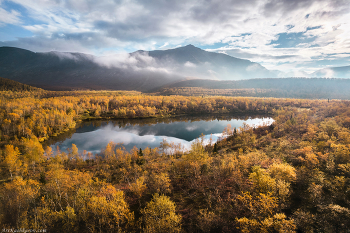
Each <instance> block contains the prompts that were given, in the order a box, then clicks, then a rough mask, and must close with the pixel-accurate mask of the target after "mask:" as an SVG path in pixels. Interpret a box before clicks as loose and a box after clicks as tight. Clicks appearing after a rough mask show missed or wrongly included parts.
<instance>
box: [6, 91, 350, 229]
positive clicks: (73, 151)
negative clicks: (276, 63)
mask: <svg viewBox="0 0 350 233" xmlns="http://www.w3.org/2000/svg"><path fill="white" fill-rule="evenodd" d="M349 107H350V102H349V101H345V100H319V99H313V100H310V99H286V98H258V97H224V96H210V97H208V96H180V95H172V96H161V95H151V94H145V93H141V92H134V91H130V92H128V91H66V92H54V91H45V90H42V89H29V90H28V89H24V90H21V91H18V90H17V89H16V90H15V91H11V90H9V89H5V90H3V91H0V130H1V132H0V150H1V151H0V226H2V229H21V228H23V229H38V230H40V229H45V231H46V232H348V231H349V228H350V186H349V184H350V108H349ZM240 113H249V114H250V113H251V114H253V113H254V114H265V115H268V116H271V117H273V119H274V120H275V121H274V123H273V124H272V125H262V126H259V127H251V126H249V125H243V126H242V127H240V128H237V129H236V128H231V127H230V126H228V127H227V128H226V129H225V133H226V134H227V135H228V137H226V138H225V139H222V140H220V141H218V142H217V143H215V144H210V145H206V146H205V145H204V144H203V138H201V137H199V138H198V139H197V140H196V142H194V143H193V144H192V147H191V150H190V151H182V150H180V149H179V147H178V145H174V144H168V143H162V144H161V145H160V147H159V148H146V149H144V150H141V149H138V148H136V147H135V148H134V149H132V150H131V151H126V150H125V149H124V147H123V145H119V144H115V143H113V142H110V143H109V144H108V145H107V146H106V147H105V148H101V149H102V152H101V154H100V155H93V154H91V153H89V152H86V151H84V148H77V146H76V145H74V144H73V145H72V147H71V148H69V149H68V150H67V151H60V150H58V151H57V152H53V151H52V149H51V147H48V146H46V147H45V146H43V143H44V142H46V141H47V140H48V139H49V138H52V137H57V136H58V135H60V134H62V133H64V132H66V131H68V130H70V129H72V128H75V126H76V124H77V123H78V122H80V121H86V120H94V119H117V118H118V119H120V118H167V117H172V116H179V115H184V116H186V115H194V114H199V115H209V114H218V115H220V114H240ZM168 151H171V152H170V153H169V152H168Z"/></svg>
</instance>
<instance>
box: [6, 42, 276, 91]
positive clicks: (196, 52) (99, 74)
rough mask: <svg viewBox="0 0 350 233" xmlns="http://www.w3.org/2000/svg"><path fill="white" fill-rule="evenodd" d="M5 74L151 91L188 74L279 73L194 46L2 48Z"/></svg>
mask: <svg viewBox="0 0 350 233" xmlns="http://www.w3.org/2000/svg"><path fill="white" fill-rule="evenodd" d="M0 76H2V77H5V78H8V79H12V80H15V81H19V82H22V83H25V84H29V85H33V86H36V87H42V88H46V89H51V90H67V89H81V88H85V89H113V90H139V91H149V90H150V89H154V88H158V87H160V86H163V85H165V84H169V83H173V82H177V81H180V80H184V79H188V78H211V79H218V80H227V79H230V80H239V79H248V78H265V77H275V75H274V73H273V72H270V71H269V70H267V69H265V68H264V67H262V66H261V65H259V64H257V63H253V62H250V61H248V60H243V59H238V58H234V57H230V56H228V55H226V54H221V53H213V52H207V51H205V50H202V49H199V48H196V47H194V46H192V45H188V46H185V47H180V48H176V49H169V50H156V51H149V52H145V51H137V52H134V53H131V54H126V56H123V55H116V56H107V57H95V56H92V55H87V54H82V53H62V52H48V53H34V52H31V51H28V50H24V49H18V48H13V47H1V48H0Z"/></svg>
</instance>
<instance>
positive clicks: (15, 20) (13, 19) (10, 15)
mask: <svg viewBox="0 0 350 233" xmlns="http://www.w3.org/2000/svg"><path fill="white" fill-rule="evenodd" d="M0 6H1V4H0ZM20 16H21V13H19V12H18V11H15V10H11V11H10V12H8V11H6V10H4V9H2V8H0V27H1V26H4V25H6V24H21V23H22V21H21V19H20Z"/></svg>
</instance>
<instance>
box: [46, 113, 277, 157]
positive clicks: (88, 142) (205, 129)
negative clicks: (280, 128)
mask: <svg viewBox="0 0 350 233" xmlns="http://www.w3.org/2000/svg"><path fill="white" fill-rule="evenodd" d="M272 122H273V119H272V118H270V117H261V116H260V117H251V116H239V117H233V116H221V117H213V116H206V117H176V118H166V119H131V120H128V119H121V120H111V121H90V122H83V123H81V124H80V125H78V127H77V128H76V129H75V130H74V131H72V132H69V133H68V134H66V135H63V136H61V138H59V139H56V140H54V141H51V142H50V144H51V147H52V149H53V150H54V151H55V150H56V148H57V146H59V148H60V150H61V151H66V150H67V148H69V147H71V146H72V144H75V145H76V146H77V147H78V149H79V152H82V151H83V150H86V151H88V152H92V153H94V154H95V153H99V152H100V151H101V149H102V148H105V147H106V145H107V144H108V142H110V141H113V142H115V143H123V146H124V147H125V148H126V149H127V150H130V149H132V148H133V147H134V146H136V147H137V148H142V149H144V148H146V147H151V148H154V147H159V146H160V143H161V142H162V141H163V140H164V139H165V140H166V141H167V142H169V143H171V142H173V143H175V144H178V143H181V145H182V146H183V147H184V149H185V150H186V149H189V148H191V144H192V142H193V141H194V140H195V139H197V138H198V137H199V136H200V135H201V134H202V133H203V134H204V138H205V143H209V139H210V137H211V138H212V142H213V143H215V142H216V141H217V140H218V139H220V138H222V137H224V135H222V132H223V130H224V128H225V127H227V125H228V124H230V125H231V127H232V128H233V127H236V128H239V127H240V126H242V125H243V123H247V124H249V125H251V126H258V125H261V124H271V123H272Z"/></svg>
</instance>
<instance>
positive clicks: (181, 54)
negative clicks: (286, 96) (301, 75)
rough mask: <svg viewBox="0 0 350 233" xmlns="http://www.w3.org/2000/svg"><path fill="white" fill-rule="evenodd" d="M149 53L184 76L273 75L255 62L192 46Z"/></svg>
mask: <svg viewBox="0 0 350 233" xmlns="http://www.w3.org/2000/svg"><path fill="white" fill-rule="evenodd" d="M148 54H149V56H151V57H153V58H155V59H157V60H159V61H160V62H163V64H164V65H165V66H167V64H173V65H174V66H176V67H178V68H179V69H181V70H179V73H181V74H182V75H184V76H187V77H188V76H190V77H198V78H212V79H218V80H240V79H250V78H274V77H276V74H275V73H274V72H271V71H269V70H267V69H266V68H265V67H263V66H261V65H260V64H258V63H254V62H251V61H249V60H244V59H239V58H235V57H231V56H229V55H226V54H223V53H214V52H207V51H205V50H202V49H200V48H197V47H195V46H193V45H187V46H185V47H180V48H176V49H169V50H155V51H149V52H148Z"/></svg>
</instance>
